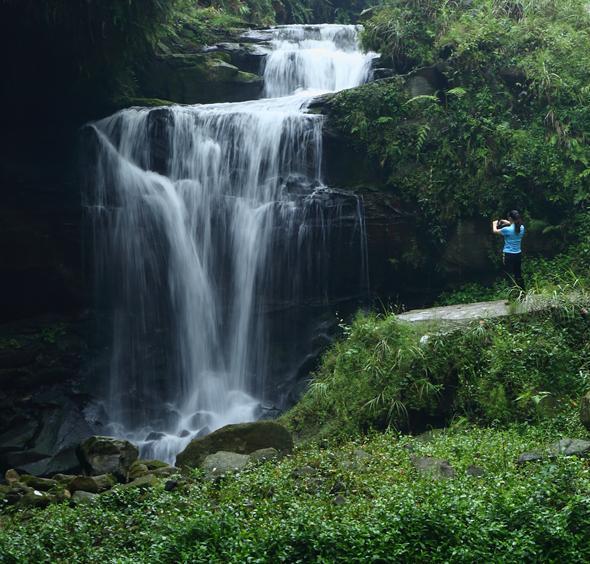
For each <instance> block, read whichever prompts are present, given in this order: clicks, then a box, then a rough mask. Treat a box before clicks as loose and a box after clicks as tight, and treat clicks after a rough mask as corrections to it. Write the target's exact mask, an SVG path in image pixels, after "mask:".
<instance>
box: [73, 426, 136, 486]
mask: <svg viewBox="0 0 590 564" xmlns="http://www.w3.org/2000/svg"><path fill="white" fill-rule="evenodd" d="M77 454H78V458H79V460H80V464H82V467H83V468H84V470H85V471H86V473H87V474H90V475H92V476H97V475H101V474H114V475H115V476H117V477H119V478H121V479H123V480H125V479H126V478H127V473H128V471H129V468H130V466H131V465H132V464H133V462H135V461H136V460H137V457H138V456H139V450H138V449H137V447H136V446H135V445H133V444H131V443H130V442H129V441H125V440H121V439H115V438H113V437H101V436H94V437H90V438H89V439H88V440H86V441H84V442H83V443H82V444H81V445H80V448H79V449H78V451H77Z"/></svg>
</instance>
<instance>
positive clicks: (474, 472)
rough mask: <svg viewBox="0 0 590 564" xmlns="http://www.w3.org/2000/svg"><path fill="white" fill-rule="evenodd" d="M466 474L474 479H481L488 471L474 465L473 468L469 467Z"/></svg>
mask: <svg viewBox="0 0 590 564" xmlns="http://www.w3.org/2000/svg"><path fill="white" fill-rule="evenodd" d="M465 472H466V474H467V475H468V476H473V477H474V478H481V477H483V476H485V474H486V471H485V470H484V469H483V468H480V467H479V466H474V465H473V464H472V465H471V466H468V467H467V470H466V471H465Z"/></svg>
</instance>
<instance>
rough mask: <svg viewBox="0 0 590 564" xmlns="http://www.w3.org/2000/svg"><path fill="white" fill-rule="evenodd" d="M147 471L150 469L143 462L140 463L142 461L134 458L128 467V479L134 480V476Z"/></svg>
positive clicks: (142, 474)
mask: <svg viewBox="0 0 590 564" xmlns="http://www.w3.org/2000/svg"><path fill="white" fill-rule="evenodd" d="M149 471H150V470H149V468H148V467H147V466H146V465H145V464H142V462H141V461H140V460H136V461H135V462H134V463H133V464H132V465H131V467H130V468H129V479H130V480H135V479H136V478H139V477H140V476H144V475H145V474H148V473H149Z"/></svg>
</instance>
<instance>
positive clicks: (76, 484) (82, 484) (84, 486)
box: [68, 476, 98, 493]
mask: <svg viewBox="0 0 590 564" xmlns="http://www.w3.org/2000/svg"><path fill="white" fill-rule="evenodd" d="M68 490H70V492H72V493H75V492H78V491H81V492H89V493H98V484H97V483H96V482H95V481H94V480H93V479H92V476H76V477H75V478H74V479H73V480H72V481H71V482H70V483H69V484H68Z"/></svg>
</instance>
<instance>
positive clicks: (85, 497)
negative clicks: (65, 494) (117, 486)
mask: <svg viewBox="0 0 590 564" xmlns="http://www.w3.org/2000/svg"><path fill="white" fill-rule="evenodd" d="M97 500H98V494H96V493H91V492H85V491H83V490H78V491H76V492H74V494H73V495H72V502H73V503H75V504H76V505H78V504H80V503H94V502H95V501H97Z"/></svg>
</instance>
